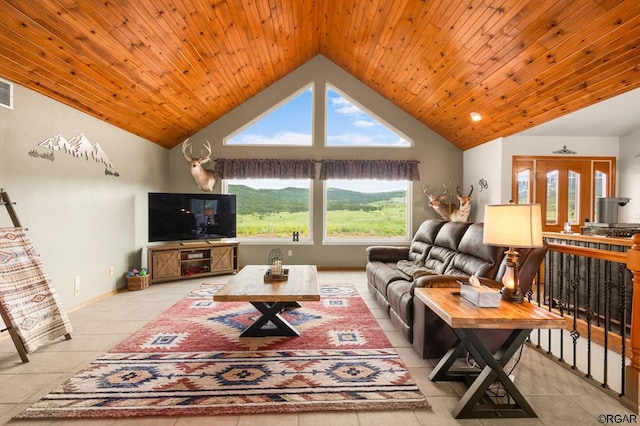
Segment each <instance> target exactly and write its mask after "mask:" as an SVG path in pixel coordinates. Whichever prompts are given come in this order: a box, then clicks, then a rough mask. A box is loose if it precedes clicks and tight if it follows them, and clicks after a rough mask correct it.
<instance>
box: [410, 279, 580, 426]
mask: <svg viewBox="0 0 640 426" xmlns="http://www.w3.org/2000/svg"><path fill="white" fill-rule="evenodd" d="M453 290H455V289H453V288H416V289H415V296H416V298H417V299H418V300H419V301H420V302H422V303H424V304H425V305H426V306H427V307H429V308H430V309H431V310H432V311H433V312H435V313H436V314H437V315H438V316H439V317H440V318H442V320H443V321H444V322H446V323H447V324H448V325H449V326H451V328H452V329H453V331H454V332H455V334H456V336H457V337H458V341H457V342H456V343H455V344H454V346H453V348H451V349H450V350H449V351H448V352H447V353H446V354H445V356H444V357H443V358H442V359H441V360H440V362H439V363H438V365H437V366H436V367H435V368H434V369H433V371H432V372H431V374H430V375H429V378H430V379H431V380H432V381H434V382H435V381H462V382H465V383H467V384H468V389H467V392H466V393H465V394H464V395H463V396H462V398H461V399H460V402H459V403H458V405H457V406H456V407H455V408H454V409H453V416H454V417H455V418H456V419H470V418H501V417H537V415H536V413H535V411H533V408H531V406H530V405H529V404H528V403H527V401H526V399H525V398H524V396H523V395H522V393H520V391H519V390H518V388H517V387H516V385H515V384H514V382H513V381H511V379H510V378H509V376H508V374H507V373H506V372H505V370H504V367H505V366H506V365H507V363H508V362H509V360H510V359H511V357H512V356H513V355H514V354H515V353H516V352H517V351H518V348H519V347H520V346H521V345H522V344H523V343H524V341H525V340H526V339H527V337H528V336H529V333H531V330H533V329H539V328H564V327H565V325H566V323H567V320H566V318H563V317H561V316H560V315H557V314H555V313H553V312H550V311H549V310H547V309H543V308H541V307H538V306H536V305H534V304H533V303H529V302H523V303H520V304H515V303H510V302H505V301H502V300H501V301H500V306H499V307H497V308H479V307H477V306H476V305H474V304H473V303H471V302H469V301H468V300H466V299H464V298H462V297H461V296H459V295H454V294H452V293H453ZM418 303H419V302H418ZM479 329H506V330H512V331H511V334H510V335H509V337H508V338H507V340H506V341H505V343H504V344H503V345H502V347H501V348H500V349H499V350H498V351H497V352H496V353H495V354H492V353H491V351H490V350H489V348H488V346H487V344H486V342H484V341H483V340H482V338H481V337H480V336H479V335H478V330H479ZM465 349H466V350H468V351H469V353H471V355H472V356H473V358H474V360H475V361H476V362H477V363H478V365H479V366H480V368H475V367H454V362H455V361H456V360H457V359H458V358H460V357H461V356H463V355H464V352H465ZM494 382H500V383H501V384H502V386H503V387H504V389H505V390H506V392H507V393H508V394H509V396H510V397H511V399H512V400H513V404H510V403H509V404H497V403H494V402H493V401H492V400H491V399H489V398H486V397H485V395H486V393H487V390H488V389H489V386H491V385H492V384H493V383H494Z"/></svg>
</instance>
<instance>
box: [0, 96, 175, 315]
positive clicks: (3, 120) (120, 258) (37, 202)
mask: <svg viewBox="0 0 640 426" xmlns="http://www.w3.org/2000/svg"><path fill="white" fill-rule="evenodd" d="M14 89H15V92H14V94H15V97H14V102H15V106H14V109H13V110H9V109H6V108H0V187H2V188H5V190H6V191H7V193H8V194H9V196H10V197H11V199H12V201H14V202H15V203H16V205H15V210H16V212H17V214H18V217H19V219H20V221H21V223H22V225H23V226H24V227H26V228H28V236H29V239H30V240H31V242H32V244H33V246H34V247H35V249H36V250H37V252H38V253H39V254H40V255H41V260H42V262H43V264H44V268H45V271H46V272H47V273H48V275H49V276H50V278H51V280H52V282H53V284H54V286H55V287H56V290H57V292H58V293H59V295H60V298H61V300H62V303H63V304H64V305H65V306H66V307H67V308H70V307H73V306H76V305H79V304H82V303H83V302H85V301H87V300H90V299H93V298H95V297H98V296H101V295H104V294H107V293H109V292H112V291H114V290H115V289H116V287H117V286H124V285H125V281H124V278H123V277H124V274H125V272H126V271H127V270H128V269H130V268H132V267H134V266H138V267H139V266H140V256H141V248H142V247H144V245H145V244H146V241H147V225H146V223H147V218H146V216H147V207H146V204H147V202H146V194H147V192H148V191H151V190H165V189H166V188H167V186H168V168H169V162H168V156H169V151H168V150H167V149H165V148H162V147H159V146H158V145H155V144H152V143H150V142H148V141H146V140H144V139H142V138H140V137H137V136H135V135H132V134H130V133H127V132H125V131H123V130H120V129H118V128H116V127H114V126H112V125H110V124H107V123H105V122H103V121H100V120H98V119H96V118H93V117H91V116H89V115H86V114H84V113H81V112H79V111H77V110H75V109H73V108H70V107H67V106H65V105H63V104H61V103H59V102H56V101H54V100H52V99H49V98H46V97H44V96H42V95H39V94H37V93H36V92H33V91H31V90H28V89H26V88H23V87H21V86H18V85H14ZM79 133H84V135H85V136H86V137H87V138H88V139H89V140H90V141H91V142H93V143H99V144H100V145H101V146H102V148H103V149H104V151H106V153H107V155H108V156H109V158H110V160H111V162H112V163H113V165H114V166H115V170H116V171H117V172H118V173H119V174H120V177H114V176H106V175H105V173H104V169H105V168H104V166H103V165H101V164H99V163H96V162H95V161H93V160H86V159H84V158H82V159H80V158H75V157H72V156H70V155H67V154H65V153H62V152H59V151H56V152H55V153H54V156H55V159H54V161H53V162H52V161H48V160H45V159H42V158H34V157H32V156H29V155H28V153H29V151H31V150H33V149H37V150H38V151H40V152H47V151H48V150H46V149H44V148H39V147H38V144H39V143H40V142H42V141H44V140H45V139H47V138H49V137H52V136H55V135H57V134H61V135H62V136H64V137H65V138H71V137H73V136H76V135H78V134H79ZM0 226H12V224H11V221H10V220H9V217H8V215H7V214H6V209H4V208H1V209H0ZM112 266H113V267H114V270H115V273H114V275H113V276H110V275H109V268H110V267H112ZM76 276H79V277H80V282H81V290H80V295H79V296H77V297H76V296H74V291H73V283H74V277H76Z"/></svg>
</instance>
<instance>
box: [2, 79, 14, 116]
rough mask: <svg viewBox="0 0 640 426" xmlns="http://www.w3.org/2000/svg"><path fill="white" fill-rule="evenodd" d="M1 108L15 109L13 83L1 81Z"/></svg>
mask: <svg viewBox="0 0 640 426" xmlns="http://www.w3.org/2000/svg"><path fill="white" fill-rule="evenodd" d="M0 106H3V107H5V108H9V109H13V83H10V82H8V81H6V80H2V79H0Z"/></svg>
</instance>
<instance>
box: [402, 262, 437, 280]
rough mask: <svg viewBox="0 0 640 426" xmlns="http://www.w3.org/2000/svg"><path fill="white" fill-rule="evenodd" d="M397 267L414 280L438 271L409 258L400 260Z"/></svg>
mask: <svg viewBox="0 0 640 426" xmlns="http://www.w3.org/2000/svg"><path fill="white" fill-rule="evenodd" d="M396 267H397V268H398V269H399V270H401V271H402V272H404V273H405V274H407V275H409V276H410V277H411V278H413V279H414V280H415V279H416V278H419V277H423V276H425V275H434V274H435V273H436V272H435V271H432V270H430V269H427V268H425V267H424V266H420V265H419V264H418V263H416V262H411V261H409V260H399V261H398V263H397V264H396Z"/></svg>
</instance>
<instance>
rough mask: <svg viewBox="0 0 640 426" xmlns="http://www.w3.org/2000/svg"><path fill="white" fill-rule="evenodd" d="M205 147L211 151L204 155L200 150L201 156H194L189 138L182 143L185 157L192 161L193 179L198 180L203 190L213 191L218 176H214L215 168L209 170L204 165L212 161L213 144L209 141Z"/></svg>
mask: <svg viewBox="0 0 640 426" xmlns="http://www.w3.org/2000/svg"><path fill="white" fill-rule="evenodd" d="M204 147H205V148H206V149H207V151H209V153H208V154H207V155H205V156H202V151H200V157H199V158H193V153H192V151H191V144H190V143H189V139H188V138H187V140H185V141H184V142H183V143H182V155H184V158H186V160H187V161H188V162H189V163H191V176H193V179H194V180H195V181H196V185H198V188H200V189H201V190H203V191H213V187H214V186H215V184H216V178H215V177H214V176H213V170H208V169H205V168H203V167H202V165H203V164H204V163H206V162H208V161H211V145H210V144H209V141H206V142H205V144H204ZM187 148H189V154H187Z"/></svg>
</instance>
